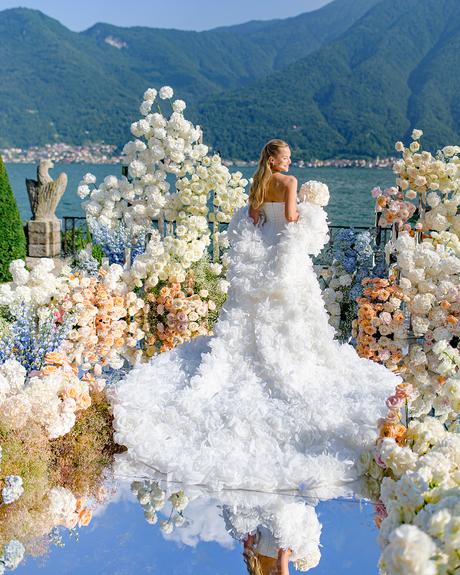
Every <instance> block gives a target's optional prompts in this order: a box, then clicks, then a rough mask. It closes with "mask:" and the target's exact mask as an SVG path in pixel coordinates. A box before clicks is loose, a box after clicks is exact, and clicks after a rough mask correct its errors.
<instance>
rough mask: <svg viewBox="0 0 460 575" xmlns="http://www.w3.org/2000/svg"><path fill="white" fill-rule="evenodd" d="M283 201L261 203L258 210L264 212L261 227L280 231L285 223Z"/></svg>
mask: <svg viewBox="0 0 460 575" xmlns="http://www.w3.org/2000/svg"><path fill="white" fill-rule="evenodd" d="M285 206H286V204H285V202H265V203H263V204H262V205H261V207H260V210H261V211H262V212H263V214H264V218H263V220H264V221H263V224H262V225H263V227H264V228H266V229H265V231H268V229H267V228H270V231H272V232H280V231H281V230H282V229H283V228H284V227H285V225H286V224H287V220H286V216H285Z"/></svg>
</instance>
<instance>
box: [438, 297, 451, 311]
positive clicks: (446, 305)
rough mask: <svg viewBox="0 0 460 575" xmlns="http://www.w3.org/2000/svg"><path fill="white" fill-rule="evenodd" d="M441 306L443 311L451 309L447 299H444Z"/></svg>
mask: <svg viewBox="0 0 460 575" xmlns="http://www.w3.org/2000/svg"><path fill="white" fill-rule="evenodd" d="M439 305H440V306H441V307H442V309H449V308H450V303H449V302H448V301H447V300H445V299H443V300H442V302H441V303H440V304H439Z"/></svg>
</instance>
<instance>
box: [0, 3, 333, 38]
mask: <svg viewBox="0 0 460 575" xmlns="http://www.w3.org/2000/svg"><path fill="white" fill-rule="evenodd" d="M328 2H330V0H128V2H127V1H126V0H110V1H108V0H78V1H76V2H71V1H69V0H16V1H10V0H0V10H4V9H5V8H15V7H17V6H24V7H27V8H35V9H37V10H41V11H42V12H44V13H45V14H48V16H52V17H53V18H56V19H57V20H59V21H60V22H62V23H63V24H64V25H65V26H67V27H68V28H70V29H71V30H75V31H81V30H85V29H86V28H89V27H90V26H92V25H93V24H95V23H96V22H108V23H110V24H116V25H118V26H149V27H158V28H180V29H184V30H207V29H209V28H215V27H216V26H228V25H231V24H240V23H242V22H247V21H248V20H269V19H272V18H287V17H289V16H296V15H297V14H301V13H302V12H309V11H310V10H315V9H316V8H319V7H320V6H323V5H324V4H327V3H328Z"/></svg>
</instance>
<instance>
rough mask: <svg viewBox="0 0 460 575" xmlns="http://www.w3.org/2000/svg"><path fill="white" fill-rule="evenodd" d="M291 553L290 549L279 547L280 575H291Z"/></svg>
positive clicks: (278, 567)
mask: <svg viewBox="0 0 460 575" xmlns="http://www.w3.org/2000/svg"><path fill="white" fill-rule="evenodd" d="M291 554H292V551H291V550H290V549H279V551H278V561H277V563H276V566H277V570H278V575H289V557H290V556H291Z"/></svg>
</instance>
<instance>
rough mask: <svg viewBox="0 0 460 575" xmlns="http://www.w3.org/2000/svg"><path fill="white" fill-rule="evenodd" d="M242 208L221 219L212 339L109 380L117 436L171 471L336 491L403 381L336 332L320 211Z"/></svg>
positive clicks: (135, 455) (202, 479)
mask: <svg viewBox="0 0 460 575" xmlns="http://www.w3.org/2000/svg"><path fill="white" fill-rule="evenodd" d="M298 209H299V212H300V218H299V221H298V222H296V223H289V224H287V223H286V221H285V219H284V203H266V204H264V205H263V210H264V213H265V222H264V223H263V225H261V226H254V224H253V223H252V220H250V219H249V218H248V215H247V208H242V209H240V210H238V211H237V212H236V213H235V216H234V218H233V220H232V222H231V224H230V226H229V232H228V237H229V240H230V243H231V247H230V251H229V257H230V266H229V272H228V279H229V281H230V288H229V292H228V299H227V301H226V303H225V305H224V307H223V309H222V311H221V314H220V317H219V321H218V323H217V325H216V327H215V330H214V334H215V335H214V336H213V337H211V338H210V337H200V338H196V339H195V340H192V341H191V342H188V343H185V344H183V345H182V346H179V347H177V348H175V349H174V350H172V351H170V352H167V353H162V354H160V355H158V356H156V357H155V358H153V359H152V360H151V361H150V363H148V364H144V365H140V366H138V367H136V368H135V369H133V370H132V371H131V372H130V373H129V374H128V375H127V376H126V378H125V379H124V380H121V381H120V382H119V383H117V384H116V385H115V386H114V387H113V388H112V402H113V413H114V426H115V440H116V441H117V442H118V443H120V444H122V445H125V446H126V447H127V448H128V452H127V453H126V454H123V455H121V456H120V457H128V458H129V459H130V460H131V461H133V460H137V461H139V463H144V464H146V465H147V466H149V467H150V469H156V470H158V471H160V472H163V473H165V474H166V475H167V477H168V479H169V480H174V481H181V482H185V483H188V484H211V485H213V486H214V487H217V488H219V487H233V488H249V489H265V490H276V489H297V488H299V487H302V486H308V490H309V492H310V493H314V494H315V495H316V496H317V497H319V498H329V497H335V496H337V495H342V494H343V492H344V486H346V485H347V484H348V483H349V482H352V481H354V480H355V479H356V478H357V476H358V469H357V466H356V461H357V459H358V457H359V454H360V452H361V450H362V449H363V448H366V447H367V446H369V445H370V444H371V443H372V442H373V441H374V439H375V437H376V420H377V419H378V418H379V417H383V416H384V413H385V398H386V397H387V396H388V395H390V394H391V393H392V392H393V390H394V387H395V385H396V384H397V383H399V382H400V378H399V377H397V376H395V375H394V374H393V373H391V372H390V371H388V370H387V369H386V368H385V367H383V366H381V365H379V364H376V363H374V362H371V361H369V360H365V359H362V358H360V357H359V356H358V355H357V354H356V352H355V350H354V349H353V347H351V346H350V345H341V344H339V343H338V342H337V341H336V340H334V339H333V338H334V330H333V328H332V327H331V326H330V325H329V323H328V316H327V312H326V310H325V307H324V302H323V300H322V297H321V289H320V286H319V284H318V281H317V278H316V275H315V272H314V270H313V265H312V262H311V259H310V258H309V257H308V254H317V253H319V251H320V250H321V248H322V247H323V245H324V244H325V242H326V241H327V237H328V229H327V216H326V213H325V211H324V210H323V209H322V208H321V207H320V206H318V205H314V204H311V203H308V202H305V203H302V204H300V205H299V208H298Z"/></svg>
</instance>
